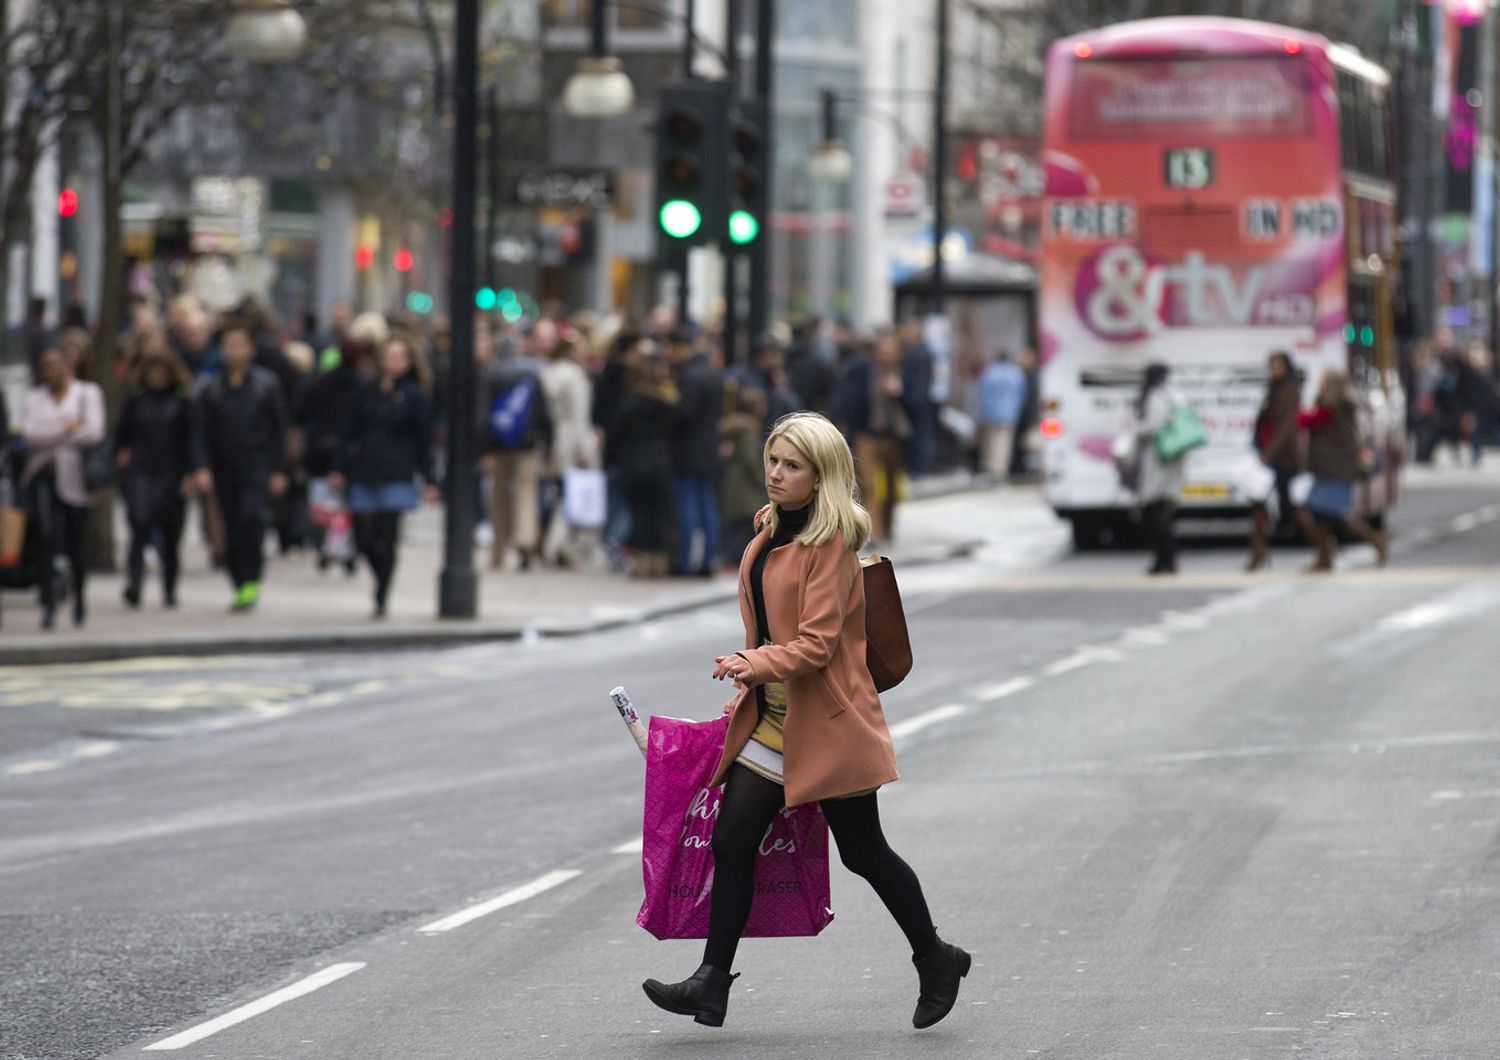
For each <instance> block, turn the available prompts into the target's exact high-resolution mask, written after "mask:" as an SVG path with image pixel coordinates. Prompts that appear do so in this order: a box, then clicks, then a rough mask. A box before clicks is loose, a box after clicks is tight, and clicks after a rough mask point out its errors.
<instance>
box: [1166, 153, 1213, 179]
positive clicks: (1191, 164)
mask: <svg viewBox="0 0 1500 1060" xmlns="http://www.w3.org/2000/svg"><path fill="white" fill-rule="evenodd" d="M1213 182H1214V153H1213V151H1212V150H1210V149H1209V148H1207V147H1174V148H1173V149H1171V150H1170V151H1168V152H1167V187H1169V188H1206V187H1208V186H1209V185H1210V184H1212V183H1213Z"/></svg>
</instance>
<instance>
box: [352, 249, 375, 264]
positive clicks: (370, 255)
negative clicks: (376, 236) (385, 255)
mask: <svg viewBox="0 0 1500 1060" xmlns="http://www.w3.org/2000/svg"><path fill="white" fill-rule="evenodd" d="M374 264H375V248H374V247H371V246H366V245H365V244H363V243H361V244H360V245H359V246H357V247H355V248H354V267H355V268H357V269H368V268H369V267H370V266H371V265H374Z"/></svg>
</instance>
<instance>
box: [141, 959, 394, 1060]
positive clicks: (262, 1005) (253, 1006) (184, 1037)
mask: <svg viewBox="0 0 1500 1060" xmlns="http://www.w3.org/2000/svg"><path fill="white" fill-rule="evenodd" d="M364 966H365V965H364V962H363V961H354V962H350V963H348V964H332V965H329V966H328V967H327V968H324V969H323V970H322V971H321V972H315V973H313V974H312V975H310V976H308V977H307V978H306V979H303V980H301V981H300V982H296V983H293V984H292V985H291V986H288V987H284V988H282V989H281V990H278V991H276V992H275V993H273V994H267V995H266V996H265V997H263V998H261V999H260V1000H258V1001H252V1002H250V1004H248V1005H241V1006H240V1007H239V1008H237V1009H234V1010H233V1011H232V1012H226V1013H224V1015H222V1016H219V1017H217V1018H215V1019H211V1020H209V1021H208V1022H207V1023H200V1024H199V1025H198V1026H196V1027H193V1028H190V1029H188V1030H185V1031H183V1032H182V1033H181V1034H174V1035H172V1037H170V1038H163V1039H162V1040H161V1041H159V1042H156V1043H154V1044H152V1045H148V1046H146V1047H145V1048H143V1049H142V1050H141V1051H142V1052H146V1053H149V1052H153V1051H171V1050H175V1049H185V1048H187V1047H188V1046H189V1045H192V1044H193V1043H194V1042H201V1041H202V1040H203V1039H204V1038H207V1037H209V1036H210V1035H213V1034H218V1033H219V1032H220V1031H222V1030H226V1029H228V1028H230V1027H233V1026H234V1025H235V1024H237V1023H244V1022H245V1021H246V1020H248V1019H252V1018H254V1017H256V1016H259V1015H261V1014H262V1013H265V1012H269V1011H271V1010H272V1009H273V1008H275V1007H276V1006H277V1005H284V1004H286V1003H287V1002H288V1001H294V1000H296V999H297V998H299V997H302V996H303V995H304V994H310V993H312V992H313V991H314V990H321V989H322V988H323V987H325V986H327V985H328V984H329V983H335V982H338V980H340V979H342V978H344V976H346V975H353V974H354V973H355V972H357V971H359V970H360V969H361V968H363V967H364Z"/></svg>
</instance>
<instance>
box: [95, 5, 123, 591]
mask: <svg viewBox="0 0 1500 1060" xmlns="http://www.w3.org/2000/svg"><path fill="white" fill-rule="evenodd" d="M105 17H106V18H108V19H109V25H108V27H107V38H106V39H107V46H106V48H105V61H104V78H105V106H104V129H103V135H102V137H101V139H102V142H103V146H104V150H103V155H104V157H103V161H104V180H103V197H104V201H103V202H102V203H101V204H100V206H101V208H102V213H103V224H104V238H103V241H102V242H103V246H102V248H101V255H100V256H101V257H102V259H103V261H102V267H101V268H100V270H99V277H100V280H99V286H100V290H99V325H98V328H97V330H96V331H95V333H94V359H93V377H94V382H96V383H98V384H99V385H100V386H101V387H103V388H104V405H105V409H106V411H107V413H108V423H109V428H110V430H111V431H113V429H114V424H115V418H116V416H118V414H119V403H120V402H119V396H120V395H119V386H118V385H117V380H116V378H115V355H116V352H117V347H118V342H119V335H120V320H121V312H122V309H123V306H122V304H121V303H122V302H123V295H124V288H125V274H124V272H125V270H124V264H125V261H124V258H125V239H124V230H123V227H122V225H121V223H120V207H121V202H122V200H123V198H124V191H125V189H124V177H123V175H122V168H121V165H120V154H121V149H122V147H123V140H124V113H123V108H124V89H125V86H124V78H123V72H122V70H121V69H120V65H121V64H120V52H121V39H120V38H121V28H120V17H121V15H120V11H119V5H117V4H111V5H110V6H109V11H108V13H107V15H106V16H105ZM88 564H89V569H90V570H95V571H113V570H115V569H116V567H115V525H114V494H113V493H112V492H105V493H102V494H100V495H99V498H98V499H97V500H96V501H95V502H94V504H93V508H92V512H91V514H90V517H89V530H88Z"/></svg>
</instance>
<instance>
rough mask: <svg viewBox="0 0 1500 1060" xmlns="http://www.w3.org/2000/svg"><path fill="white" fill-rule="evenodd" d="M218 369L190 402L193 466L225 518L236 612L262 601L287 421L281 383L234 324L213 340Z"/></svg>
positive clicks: (281, 487)
mask: <svg viewBox="0 0 1500 1060" xmlns="http://www.w3.org/2000/svg"><path fill="white" fill-rule="evenodd" d="M219 344H220V352H221V354H222V355H223V358H224V370H223V371H222V372H221V373H220V374H218V375H216V376H213V377H212V378H210V379H207V380H205V381H204V383H203V385H202V386H201V387H200V388H199V391H198V397H197V400H196V401H195V402H194V403H193V447H194V457H193V466H194V467H195V468H196V469H197V476H198V488H199V489H201V490H203V491H204V492H205V493H207V492H210V491H212V492H213V494H214V496H216V497H217V498H218V501H219V510H220V512H222V513H223V517H224V533H225V557H224V558H225V564H226V566H227V567H228V572H229V581H230V583H231V584H232V585H233V586H234V604H233V607H232V610H234V611H249V610H251V609H253V608H254V607H255V605H256V603H257V602H258V601H259V600H260V577H261V570H262V568H263V566H264V563H265V557H264V554H263V551H262V550H263V547H264V543H265V536H266V526H267V525H268V523H269V521H270V518H271V499H272V498H273V497H277V496H280V495H281V494H282V493H284V492H286V487H287V475H286V472H287V431H288V429H289V427H290V417H289V416H288V414H287V406H286V401H285V399H284V398H283V396H282V390H281V384H280V383H279V382H278V381H277V379H276V377H275V376H274V375H272V374H271V373H270V372H268V371H266V370H265V369H263V368H260V367H257V366H256V365H255V364H254V363H253V361H254V358H255V342H254V339H253V338H252V337H251V333H250V329H249V328H248V327H247V326H246V325H244V324H242V323H240V322H238V321H232V322H231V323H230V324H228V325H227V326H226V327H225V328H224V330H223V332H222V333H221V334H220V336H219Z"/></svg>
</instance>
